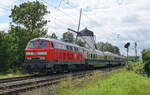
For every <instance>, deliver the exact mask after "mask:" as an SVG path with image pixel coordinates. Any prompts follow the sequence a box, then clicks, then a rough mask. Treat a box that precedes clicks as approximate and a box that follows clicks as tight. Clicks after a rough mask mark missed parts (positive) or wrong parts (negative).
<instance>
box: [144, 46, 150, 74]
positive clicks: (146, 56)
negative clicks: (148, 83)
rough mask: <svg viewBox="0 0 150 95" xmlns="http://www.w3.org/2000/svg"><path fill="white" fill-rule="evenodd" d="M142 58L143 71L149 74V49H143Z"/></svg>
mask: <svg viewBox="0 0 150 95" xmlns="http://www.w3.org/2000/svg"><path fill="white" fill-rule="evenodd" d="M142 60H143V63H144V71H145V72H146V73H147V75H148V76H150V49H144V50H143V51H142Z"/></svg>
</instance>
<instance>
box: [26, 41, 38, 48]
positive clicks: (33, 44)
mask: <svg viewBox="0 0 150 95" xmlns="http://www.w3.org/2000/svg"><path fill="white" fill-rule="evenodd" d="M27 47H29V48H34V47H36V41H31V42H30V43H29V44H28V46H27Z"/></svg>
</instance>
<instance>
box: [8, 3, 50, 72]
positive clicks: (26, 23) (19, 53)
mask: <svg viewBox="0 0 150 95" xmlns="http://www.w3.org/2000/svg"><path fill="white" fill-rule="evenodd" d="M47 13H49V12H48V11H47V7H46V6H45V5H44V4H43V3H40V2H39V1H33V2H29V1H28V2H25V3H22V4H20V5H19V6H16V5H15V6H14V8H13V9H11V15H10V18H11V19H12V22H11V25H10V30H9V31H8V39H9V40H8V42H9V46H8V47H9V50H10V53H9V55H10V58H9V59H8V60H9V63H10V64H11V65H10V67H11V68H15V69H16V68H19V67H21V66H22V64H23V63H24V58H25V57H24V56H25V47H26V45H27V43H28V42H29V40H31V39H33V38H35V37H41V36H45V34H46V31H47V30H46V29H45V28H44V26H45V25H46V24H47V22H48V21H47V20H45V19H44V15H46V14H47Z"/></svg>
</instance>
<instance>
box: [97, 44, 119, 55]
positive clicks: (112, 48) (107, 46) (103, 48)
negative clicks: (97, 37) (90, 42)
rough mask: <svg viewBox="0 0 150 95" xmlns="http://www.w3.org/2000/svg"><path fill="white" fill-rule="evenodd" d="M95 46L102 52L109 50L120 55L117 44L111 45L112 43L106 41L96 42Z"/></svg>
mask: <svg viewBox="0 0 150 95" xmlns="http://www.w3.org/2000/svg"><path fill="white" fill-rule="evenodd" d="M97 48H98V50H100V51H103V52H105V51H109V52H112V53H115V54H118V55H120V49H119V48H118V47H117V46H113V45H112V44H110V43H108V42H106V43H104V42H98V43H97Z"/></svg>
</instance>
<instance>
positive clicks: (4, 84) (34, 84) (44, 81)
mask: <svg viewBox="0 0 150 95" xmlns="http://www.w3.org/2000/svg"><path fill="white" fill-rule="evenodd" d="M113 68H115V69H116V68H118V67H113ZM113 68H111V69H110V68H109V69H108V68H101V71H110V70H113ZM95 71H97V70H89V71H81V72H75V73H69V74H68V73H67V74H63V75H61V74H59V75H52V76H42V77H33V76H27V77H19V78H9V79H10V80H9V79H1V80H0V95H3V94H8V95H9V94H11V95H17V93H19V92H25V91H29V90H32V89H36V88H39V87H44V86H48V85H52V84H57V83H59V82H61V81H63V80H65V79H66V77H67V76H71V77H72V78H73V79H75V78H82V77H84V76H86V75H91V76H92V75H93V72H95ZM13 93H14V94H13Z"/></svg>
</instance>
